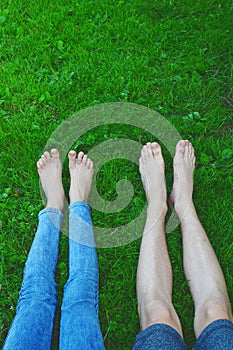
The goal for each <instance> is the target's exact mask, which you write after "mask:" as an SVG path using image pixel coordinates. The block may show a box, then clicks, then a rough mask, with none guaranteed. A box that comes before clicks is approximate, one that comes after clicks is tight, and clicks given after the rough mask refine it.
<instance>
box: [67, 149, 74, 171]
mask: <svg viewBox="0 0 233 350" xmlns="http://www.w3.org/2000/svg"><path fill="white" fill-rule="evenodd" d="M68 158H69V167H70V168H73V167H75V164H76V152H75V151H73V150H72V151H70V152H69V153H68Z"/></svg>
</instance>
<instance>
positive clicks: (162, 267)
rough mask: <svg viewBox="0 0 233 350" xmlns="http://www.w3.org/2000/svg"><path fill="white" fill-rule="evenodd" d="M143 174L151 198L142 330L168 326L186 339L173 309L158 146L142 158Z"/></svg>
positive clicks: (141, 283) (141, 281)
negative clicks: (150, 327) (160, 324)
mask: <svg viewBox="0 0 233 350" xmlns="http://www.w3.org/2000/svg"><path fill="white" fill-rule="evenodd" d="M140 172H141V176H142V181H143V185H144V189H145V192H146V195H147V200H148V207H147V220H146V224H145V228H144V232H143V237H142V243H141V249H140V256H139V262H138V270H137V298H138V313H139V317H140V323H141V327H142V329H145V328H147V327H148V326H150V325H152V324H156V323H163V324H167V325H169V326H171V327H173V328H174V329H176V330H177V331H178V332H179V333H180V335H181V336H182V329H181V325H180V321H179V318H178V316H177V314H176V312H175V309H174V307H173V305H172V269H171V264H170V260H169V257H168V251H167V245H166V239H165V231H164V220H165V216H166V213H167V204H166V185H165V181H164V161H163V157H162V153H161V148H160V146H159V144H158V143H156V142H154V143H152V144H151V143H147V145H146V146H144V147H143V149H142V152H141V158H140Z"/></svg>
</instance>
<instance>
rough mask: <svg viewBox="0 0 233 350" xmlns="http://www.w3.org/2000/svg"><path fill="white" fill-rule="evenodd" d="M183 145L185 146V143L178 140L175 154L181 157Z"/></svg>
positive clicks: (183, 149)
mask: <svg viewBox="0 0 233 350" xmlns="http://www.w3.org/2000/svg"><path fill="white" fill-rule="evenodd" d="M185 145H186V141H185V140H180V141H179V142H178V143H177V145H176V152H177V153H179V154H180V155H182V156H183V155H184V151H185Z"/></svg>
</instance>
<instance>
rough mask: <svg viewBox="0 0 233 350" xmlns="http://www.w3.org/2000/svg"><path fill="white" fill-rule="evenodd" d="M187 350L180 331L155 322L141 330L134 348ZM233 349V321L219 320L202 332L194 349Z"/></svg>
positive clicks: (141, 349)
mask: <svg viewBox="0 0 233 350" xmlns="http://www.w3.org/2000/svg"><path fill="white" fill-rule="evenodd" d="M139 349H140V350H185V349H187V348H186V345H185V343H184V340H183V339H182V338H181V336H180V335H179V333H178V332H177V331H176V330H175V329H173V328H172V327H170V326H168V325H165V324H154V325H152V326H150V327H148V328H146V329H144V330H143V331H142V332H140V333H139V334H138V335H137V337H136V340H135V342H134V346H133V350H139ZM231 349H233V323H232V322H230V321H228V320H217V321H214V322H212V323H210V324H209V325H208V326H207V327H206V328H205V329H204V330H203V332H202V333H201V334H200V336H199V338H198V339H197V342H196V344H195V345H194V347H193V350H231Z"/></svg>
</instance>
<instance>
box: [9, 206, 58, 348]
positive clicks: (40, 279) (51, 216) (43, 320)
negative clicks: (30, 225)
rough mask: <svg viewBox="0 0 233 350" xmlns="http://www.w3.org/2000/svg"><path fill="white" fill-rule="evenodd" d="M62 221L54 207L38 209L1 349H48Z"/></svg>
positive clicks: (54, 304)
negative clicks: (16, 298)
mask: <svg viewBox="0 0 233 350" xmlns="http://www.w3.org/2000/svg"><path fill="white" fill-rule="evenodd" d="M61 221H62V214H61V213H60V212H59V211H58V210H56V209H54V208H48V209H44V210H42V211H41V212H40V213H39V224H38V229H37V232H36V235H35V238H34V241H33V244H32V246H31V249H30V252H29V255H28V258H27V261H26V264H25V268H24V278H23V284H22V287H21V290H20V294H19V301H18V306H17V309H16V316H15V318H14V320H13V322H12V325H11V328H10V330H9V333H8V336H7V338H6V341H5V344H4V346H3V349H4V350H44V349H50V345H51V339H52V331H53V323H54V314H55V310H56V303H57V294H56V284H55V281H54V273H55V269H56V264H57V256H58V243H59V226H60V223H61Z"/></svg>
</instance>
